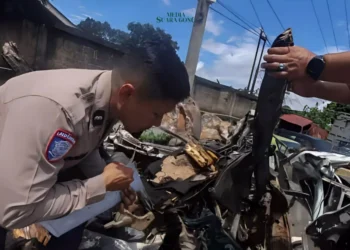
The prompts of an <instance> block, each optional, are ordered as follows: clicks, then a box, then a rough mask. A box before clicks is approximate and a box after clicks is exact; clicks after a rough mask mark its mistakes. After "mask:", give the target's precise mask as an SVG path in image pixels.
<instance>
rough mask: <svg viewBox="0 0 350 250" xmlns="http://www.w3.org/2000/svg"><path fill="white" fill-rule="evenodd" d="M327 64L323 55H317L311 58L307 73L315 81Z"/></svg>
mask: <svg viewBox="0 0 350 250" xmlns="http://www.w3.org/2000/svg"><path fill="white" fill-rule="evenodd" d="M325 65H326V62H325V60H324V58H323V56H315V57H314V58H312V59H311V61H310V62H309V64H308V65H307V67H306V73H307V74H308V75H309V76H310V77H311V78H312V79H314V80H315V81H317V80H318V79H319V78H320V76H321V74H322V72H323V70H324V67H325Z"/></svg>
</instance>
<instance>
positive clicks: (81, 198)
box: [0, 69, 111, 228]
mask: <svg viewBox="0 0 350 250" xmlns="http://www.w3.org/2000/svg"><path fill="white" fill-rule="evenodd" d="M110 95H111V71H100V70H80V69H64V70H48V71H36V72H32V73H28V74H24V75H21V76H18V77H15V78H12V79H10V80H9V81H8V82H7V83H5V84H4V85H3V86H1V87H0V173H1V174H0V225H1V226H3V227H6V228H21V227H24V226H27V225H30V224H32V223H35V222H38V221H43V220H49V219H54V218H58V217H62V216H64V215H66V214H68V213H71V212H73V211H74V210H77V209H81V208H83V207H84V206H86V205H88V204H91V203H94V202H97V201H100V200H102V199H103V198H104V195H105V192H106V190H105V185H104V182H103V177H102V175H101V173H102V170H103V167H104V165H105V163H104V161H103V160H102V159H101V157H100V155H99V154H98V152H97V150H96V149H97V148H98V146H99V145H100V143H101V142H102V141H103V139H104V137H105V136H106V133H107V132H108V131H109V130H110V128H111V127H110V125H109V124H108V120H109V119H108V114H109V100H110ZM80 163H82V164H80ZM78 164H79V165H81V166H82V170H83V172H85V173H86V174H87V176H90V177H91V176H94V177H92V178H90V179H87V180H84V181H80V180H72V181H68V182H63V183H56V180H57V174H58V173H59V172H60V171H61V170H63V169H66V168H69V167H72V166H76V165H78Z"/></svg>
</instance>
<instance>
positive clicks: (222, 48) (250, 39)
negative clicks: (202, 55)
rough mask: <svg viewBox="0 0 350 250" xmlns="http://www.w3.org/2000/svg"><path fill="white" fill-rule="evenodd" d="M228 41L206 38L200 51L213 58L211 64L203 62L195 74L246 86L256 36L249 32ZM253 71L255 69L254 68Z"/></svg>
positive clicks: (255, 44) (229, 83)
mask: <svg viewBox="0 0 350 250" xmlns="http://www.w3.org/2000/svg"><path fill="white" fill-rule="evenodd" d="M229 42H231V43H230V44H229V43H222V42H217V41H216V40H214V39H207V40H205V41H204V42H203V44H202V51H203V52H206V53H211V54H213V55H214V56H215V59H214V60H213V61H212V62H211V65H208V64H205V65H204V66H203V67H201V68H200V69H198V71H197V74H198V75H200V76H202V77H204V78H208V79H210V80H213V81H216V79H218V80H219V81H220V82H221V83H223V84H226V85H230V86H232V87H234V88H237V89H243V88H245V87H247V85H248V81H249V76H250V72H251V70H252V64H253V60H254V55H255V51H256V46H257V37H255V36H254V35H252V34H250V33H245V34H244V35H242V36H239V37H238V36H237V37H234V38H230V39H229ZM254 73H255V70H254ZM259 79H260V78H259Z"/></svg>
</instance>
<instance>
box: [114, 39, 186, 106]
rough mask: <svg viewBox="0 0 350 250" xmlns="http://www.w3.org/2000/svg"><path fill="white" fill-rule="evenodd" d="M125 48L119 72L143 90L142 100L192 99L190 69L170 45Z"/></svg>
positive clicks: (117, 67)
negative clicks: (190, 97)
mask: <svg viewBox="0 0 350 250" xmlns="http://www.w3.org/2000/svg"><path fill="white" fill-rule="evenodd" d="M124 49H125V50H124V52H125V53H124V55H123V56H122V58H120V60H118V62H117V64H116V70H117V71H118V73H119V75H120V77H121V78H122V80H123V81H128V82H130V83H131V84H133V85H134V86H135V87H136V88H137V89H139V90H140V91H139V93H140V94H141V95H142V97H145V98H148V99H153V100H172V101H175V102H180V101H183V100H184V99H186V98H187V97H189V95H190V84H189V78H188V74H187V70H186V68H185V65H184V63H183V62H182V61H181V60H180V58H179V56H178V55H177V54H176V51H175V49H174V48H173V47H172V46H171V45H170V43H168V42H159V41H149V42H145V43H144V44H143V45H139V46H134V45H125V47H124Z"/></svg>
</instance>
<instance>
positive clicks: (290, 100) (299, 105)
mask: <svg viewBox="0 0 350 250" xmlns="http://www.w3.org/2000/svg"><path fill="white" fill-rule="evenodd" d="M329 103H330V102H329V101H326V100H323V99H320V98H315V97H313V98H305V97H302V96H299V95H297V94H294V93H292V92H290V94H289V95H286V96H285V98H284V105H288V106H289V107H291V108H292V109H294V110H303V109H304V107H305V106H309V107H310V108H312V107H316V104H318V108H319V109H321V110H322V109H323V108H324V107H326V106H327V104H329Z"/></svg>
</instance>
